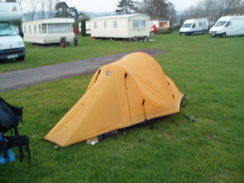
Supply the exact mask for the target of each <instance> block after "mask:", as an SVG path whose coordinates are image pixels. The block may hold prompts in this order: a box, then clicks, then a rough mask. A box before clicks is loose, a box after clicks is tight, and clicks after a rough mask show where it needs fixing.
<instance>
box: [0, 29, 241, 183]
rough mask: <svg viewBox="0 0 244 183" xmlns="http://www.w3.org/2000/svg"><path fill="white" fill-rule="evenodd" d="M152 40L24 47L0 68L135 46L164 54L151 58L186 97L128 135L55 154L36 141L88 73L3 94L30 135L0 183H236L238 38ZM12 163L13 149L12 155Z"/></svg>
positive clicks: (78, 92)
mask: <svg viewBox="0 0 244 183" xmlns="http://www.w3.org/2000/svg"><path fill="white" fill-rule="evenodd" d="M153 39H155V40H156V41H151V42H110V41H92V40H90V38H88V37H86V38H83V37H79V46H78V47H73V46H72V44H71V45H70V46H68V47H66V48H60V47H48V48H47V47H44V48H43V47H41V48H40V47H32V46H29V45H28V46H27V57H26V60H25V61H23V62H11V63H2V64H0V72H6V71H9V70H18V69H23V68H30V67H38V66H42V65H46V64H55V63H62V62H70V61H76V60H82V59H85V58H90V57H98V56H104V55H109V54H115V53H122V52H127V51H135V50H139V49H142V48H155V49H162V50H165V53H163V54H160V55H157V56H155V59H156V60H157V61H158V62H159V63H160V65H161V66H162V68H163V70H164V72H165V73H166V74H167V75H168V76H169V77H171V79H172V80H173V81H174V82H175V83H176V85H177V86H178V88H179V89H180V91H181V92H182V93H184V94H188V95H189V98H188V100H187V104H188V105H187V106H186V107H184V108H182V110H181V112H182V113H184V114H187V115H189V116H191V115H193V116H194V119H195V122H194V123H193V122H190V121H188V120H187V119H186V118H184V117H183V116H182V115H181V114H174V115H172V116H170V117H165V118H163V119H162V120H158V121H157V122H156V125H157V128H154V129H150V128H148V127H146V126H144V127H140V128H134V129H129V130H127V131H126V135H123V134H122V133H119V134H117V135H115V136H112V137H110V138H108V139H106V140H105V141H102V142H100V143H98V144H96V145H95V146H91V145H87V144H86V142H80V143H78V144H75V145H72V146H69V147H65V148H61V149H59V148H56V146H55V144H53V143H50V142H47V141H44V140H43V137H44V136H45V135H46V134H47V133H48V132H49V131H50V130H51V129H52V127H53V126H54V125H55V124H56V123H57V122H58V121H59V120H60V119H61V118H62V117H63V115H64V114H65V113H66V112H67V111H68V110H69V109H70V108H71V107H72V106H73V105H74V104H75V103H76V101H77V100H78V99H79V98H80V97H81V96H82V95H83V94H84V92H85V90H86V87H87V86H88V84H89V82H90V79H91V77H92V75H86V76H78V77H74V78H69V79H62V80H57V81H51V82H46V83H42V84H37V85H33V86H31V87H28V88H24V89H17V90H14V91H9V92H4V93H1V97H3V98H4V99H5V100H6V101H8V102H9V103H11V104H13V105H17V106H23V107H24V121H25V124H24V125H22V124H20V125H19V131H20V133H21V134H26V135H28V136H29V137H30V148H31V151H32V162H31V164H30V165H29V164H28V160H27V158H26V159H24V162H23V163H20V162H19V161H18V160H16V161H14V162H11V163H8V164H3V165H0V182H1V183H5V182H16V183H17V182H25V183H32V182H37V183H47V182H52V183H54V182H57V183H60V182H70V183H71V182H72V183H74V182H77V183H80V182H82V183H83V182H84V183H101V182H112V183H114V182H116V183H120V182H121V183H122V182H123V183H125V182H128V183H134V182H135V183H137V182H141V183H144V182H145V183H148V182H152V183H154V182H155V183H162V182H165V183H196V182H204V183H205V182H206V183H207V182H208V183H243V182H244V155H243V154H244V125H243V122H244V105H243V102H244V96H243V91H244V79H243V78H244V72H243V69H244V59H243V58H244V51H243V50H244V37H230V38H224V39H223V38H211V37H210V36H209V35H201V36H185V37H181V36H179V35H178V33H177V32H173V33H172V34H166V35H157V36H155V37H153ZM13 150H14V151H15V154H16V155H18V149H17V148H14V149H13Z"/></svg>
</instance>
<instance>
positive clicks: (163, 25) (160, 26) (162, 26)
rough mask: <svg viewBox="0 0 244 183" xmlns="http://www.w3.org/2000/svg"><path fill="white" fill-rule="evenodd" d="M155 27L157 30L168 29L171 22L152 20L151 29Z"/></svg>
mask: <svg viewBox="0 0 244 183" xmlns="http://www.w3.org/2000/svg"><path fill="white" fill-rule="evenodd" d="M153 25H155V26H156V28H157V29H168V28H169V20H150V28H151V27H152V26H153Z"/></svg>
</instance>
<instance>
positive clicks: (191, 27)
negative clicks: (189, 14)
mask: <svg viewBox="0 0 244 183" xmlns="http://www.w3.org/2000/svg"><path fill="white" fill-rule="evenodd" d="M207 32H208V19H206V18H195V19H188V20H186V21H185V22H184V24H183V25H182V27H181V28H180V30H179V33H180V35H181V36H184V35H194V34H206V33H207Z"/></svg>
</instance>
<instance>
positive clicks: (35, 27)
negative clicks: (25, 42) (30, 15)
mask: <svg viewBox="0 0 244 183" xmlns="http://www.w3.org/2000/svg"><path fill="white" fill-rule="evenodd" d="M33 30H34V34H37V26H36V25H33Z"/></svg>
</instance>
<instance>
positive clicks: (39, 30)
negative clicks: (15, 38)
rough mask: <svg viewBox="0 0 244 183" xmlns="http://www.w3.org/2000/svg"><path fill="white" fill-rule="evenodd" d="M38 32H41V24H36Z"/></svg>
mask: <svg viewBox="0 0 244 183" xmlns="http://www.w3.org/2000/svg"><path fill="white" fill-rule="evenodd" d="M38 33H39V34H41V33H42V27H41V24H38Z"/></svg>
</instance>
